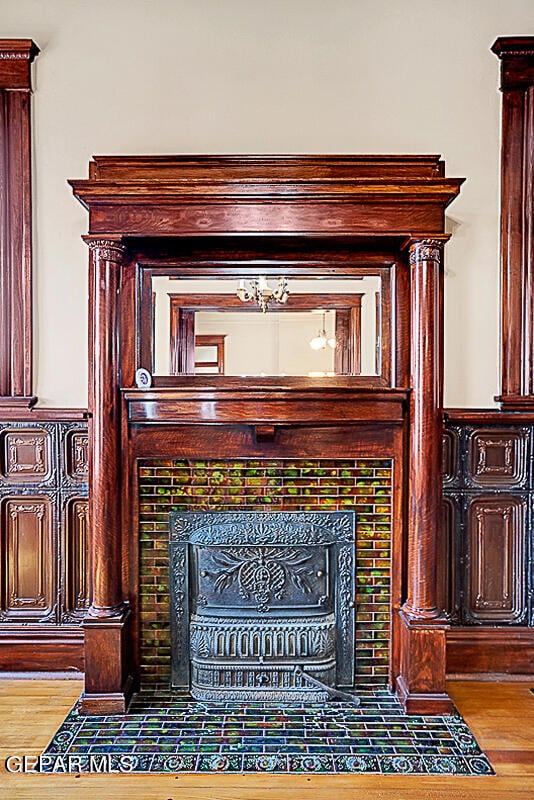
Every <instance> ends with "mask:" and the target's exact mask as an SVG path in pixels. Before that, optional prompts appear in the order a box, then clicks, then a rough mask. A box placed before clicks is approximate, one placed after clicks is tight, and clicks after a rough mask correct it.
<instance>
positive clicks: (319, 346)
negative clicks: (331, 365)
mask: <svg viewBox="0 0 534 800" xmlns="http://www.w3.org/2000/svg"><path fill="white" fill-rule="evenodd" d="M327 345H328V347H330V348H332V350H333V349H334V348H335V346H336V340H335V337H333V336H332V337H329V336H327V333H326V312H324V311H323V326H322V328H321V329H320V330H319V331H318V332H317V336H314V337H313V339H311V340H310V347H311V349H312V350H326V346H327Z"/></svg>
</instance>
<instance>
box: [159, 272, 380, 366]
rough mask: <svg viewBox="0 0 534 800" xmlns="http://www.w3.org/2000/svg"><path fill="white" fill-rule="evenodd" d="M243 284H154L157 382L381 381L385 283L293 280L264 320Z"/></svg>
mask: <svg viewBox="0 0 534 800" xmlns="http://www.w3.org/2000/svg"><path fill="white" fill-rule="evenodd" d="M240 280H241V282H242V281H243V280H244V279H236V278H232V279H210V280H206V279H203V280H192V279H174V278H169V276H153V278H152V293H153V302H154V309H153V311H154V372H155V374H156V375H184V374H189V375H191V374H197V375H198V374H218V375H239V376H264V375H272V376H285V375H287V376H298V375H308V376H323V375H357V376H358V375H361V376H377V375H379V374H380V331H381V323H380V318H381V314H380V310H381V307H382V302H381V283H382V282H381V278H380V276H377V275H371V276H365V277H354V278H350V279H349V278H343V279H336V280H332V279H327V278H321V279H310V278H308V279H306V278H304V279H303V278H290V279H288V288H289V297H288V298H287V301H286V302H284V303H283V304H277V303H271V304H269V307H268V310H267V311H266V312H265V313H263V312H262V310H261V308H260V307H259V305H258V304H257V303H256V302H255V301H254V300H250V301H248V302H244V301H243V300H241V299H240V298H239V297H238V295H237V289H238V286H239V283H240ZM269 283H270V284H271V285H272V286H274V285H275V284H276V281H269Z"/></svg>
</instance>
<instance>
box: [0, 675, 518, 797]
mask: <svg viewBox="0 0 534 800" xmlns="http://www.w3.org/2000/svg"><path fill="white" fill-rule="evenodd" d="M533 683H534V680H533ZM529 689H530V684H529V683H489V682H482V681H480V682H475V681H465V682H461V681H454V682H451V684H450V685H449V691H450V693H451V696H452V698H453V700H454V702H455V703H456V705H457V707H458V709H459V710H460V712H461V713H462V714H463V715H464V717H465V719H466V721H467V722H468V724H469V725H470V726H471V728H472V730H473V732H474V733H475V735H476V736H477V739H478V741H479V744H480V745H481V747H482V748H483V749H484V750H486V751H487V754H488V756H489V757H490V759H491V761H492V764H493V766H494V768H495V770H496V772H497V777H473V776H465V777H464V776H457V777H456V776H423V775H416V776H403V775H315V776H306V775H296V774H293V775H240V774H237V775H210V774H208V775H205V774H204V775H202V774H199V775H178V776H174V775H95V774H92V775H85V774H84V775H81V776H78V777H77V776H75V775H39V774H37V775H31V774H16V775H9V774H7V773H6V770H5V759H6V758H7V756H9V755H14V754H17V755H23V754H26V755H37V754H38V753H39V752H41V750H42V749H43V748H44V747H45V746H46V744H47V743H48V741H49V740H50V738H51V736H52V735H53V734H54V732H55V731H56V729H57V728H58V727H59V725H60V723H61V722H62V720H63V719H64V717H65V716H66V714H67V713H68V711H69V709H70V707H71V705H72V703H73V702H74V701H75V700H76V698H77V696H78V695H79V693H80V690H81V682H80V681H77V680H76V681H71V680H65V681H54V680H48V681H47V680H42V681H23V680H0V765H1V766H0V794H1V796H2V800H3V798H6V800H47V799H48V798H50V800H52V798H53V800H56V798H57V800H73V799H74V800H89V798H91V800H94V798H97V800H122V798H125V800H262V798H263V799H264V800H299V798H303V800H357V799H358V798H360V797H361V798H365V800H453V798H454V800H533V798H534V724H532V715H533V714H534V695H533V694H531V693H530V692H529Z"/></svg>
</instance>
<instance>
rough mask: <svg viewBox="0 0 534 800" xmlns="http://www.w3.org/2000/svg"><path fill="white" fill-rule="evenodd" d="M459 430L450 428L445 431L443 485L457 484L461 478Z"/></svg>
mask: <svg viewBox="0 0 534 800" xmlns="http://www.w3.org/2000/svg"><path fill="white" fill-rule="evenodd" d="M458 439H459V435H458V431H456V430H454V429H451V428H448V429H446V430H444V431H443V449H442V463H443V485H444V486H456V485H457V484H458V482H459V480H460V474H459V473H460V461H459V447H458Z"/></svg>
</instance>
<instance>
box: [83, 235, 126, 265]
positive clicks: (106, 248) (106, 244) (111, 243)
mask: <svg viewBox="0 0 534 800" xmlns="http://www.w3.org/2000/svg"><path fill="white" fill-rule="evenodd" d="M82 238H83V240H84V242H85V244H86V245H87V246H88V247H89V250H91V252H92V253H94V254H95V256H96V257H97V258H99V259H101V260H103V261H115V262H116V263H118V264H120V263H121V262H122V259H123V256H124V253H125V252H126V248H125V246H124V245H123V244H122V242H121V241H120V240H119V239H111V238H110V239H101V238H99V239H95V238H93V237H92V236H83V237H82Z"/></svg>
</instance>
